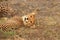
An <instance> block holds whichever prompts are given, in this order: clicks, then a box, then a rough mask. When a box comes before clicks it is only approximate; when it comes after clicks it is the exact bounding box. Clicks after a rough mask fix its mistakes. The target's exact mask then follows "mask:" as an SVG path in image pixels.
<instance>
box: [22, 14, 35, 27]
mask: <svg viewBox="0 0 60 40" xmlns="http://www.w3.org/2000/svg"><path fill="white" fill-rule="evenodd" d="M22 18H23V23H24V25H25V26H32V25H33V24H34V23H35V13H31V14H28V15H25V16H22Z"/></svg>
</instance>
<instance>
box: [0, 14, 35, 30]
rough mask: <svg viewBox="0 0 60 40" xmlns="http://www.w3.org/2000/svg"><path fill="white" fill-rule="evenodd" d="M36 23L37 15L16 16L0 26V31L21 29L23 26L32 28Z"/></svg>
mask: <svg viewBox="0 0 60 40" xmlns="http://www.w3.org/2000/svg"><path fill="white" fill-rule="evenodd" d="M34 23H35V13H31V14H28V15H24V16H22V17H20V16H14V17H12V18H11V19H8V20H7V21H6V22H5V23H3V24H0V29H2V30H7V29H9V28H11V29H12V28H13V29H15V28H20V27H21V26H23V25H24V26H32V25H33V24H34Z"/></svg>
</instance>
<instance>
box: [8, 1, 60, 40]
mask: <svg viewBox="0 0 60 40" xmlns="http://www.w3.org/2000/svg"><path fill="white" fill-rule="evenodd" d="M8 2H10V4H11V6H12V8H14V9H16V10H17V14H18V15H20V16H22V15H25V14H28V13H31V12H34V10H35V9H36V8H38V9H37V10H36V12H37V15H36V23H35V26H34V27H35V28H28V27H24V26H23V27H21V28H19V29H18V30H14V31H15V32H16V34H15V35H14V37H10V38H9V39H10V40H60V0H15V1H14V0H12V1H11V0H9V1H8ZM32 27H33V26H32ZM16 35H17V36H16ZM7 40H8V39H7Z"/></svg>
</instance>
